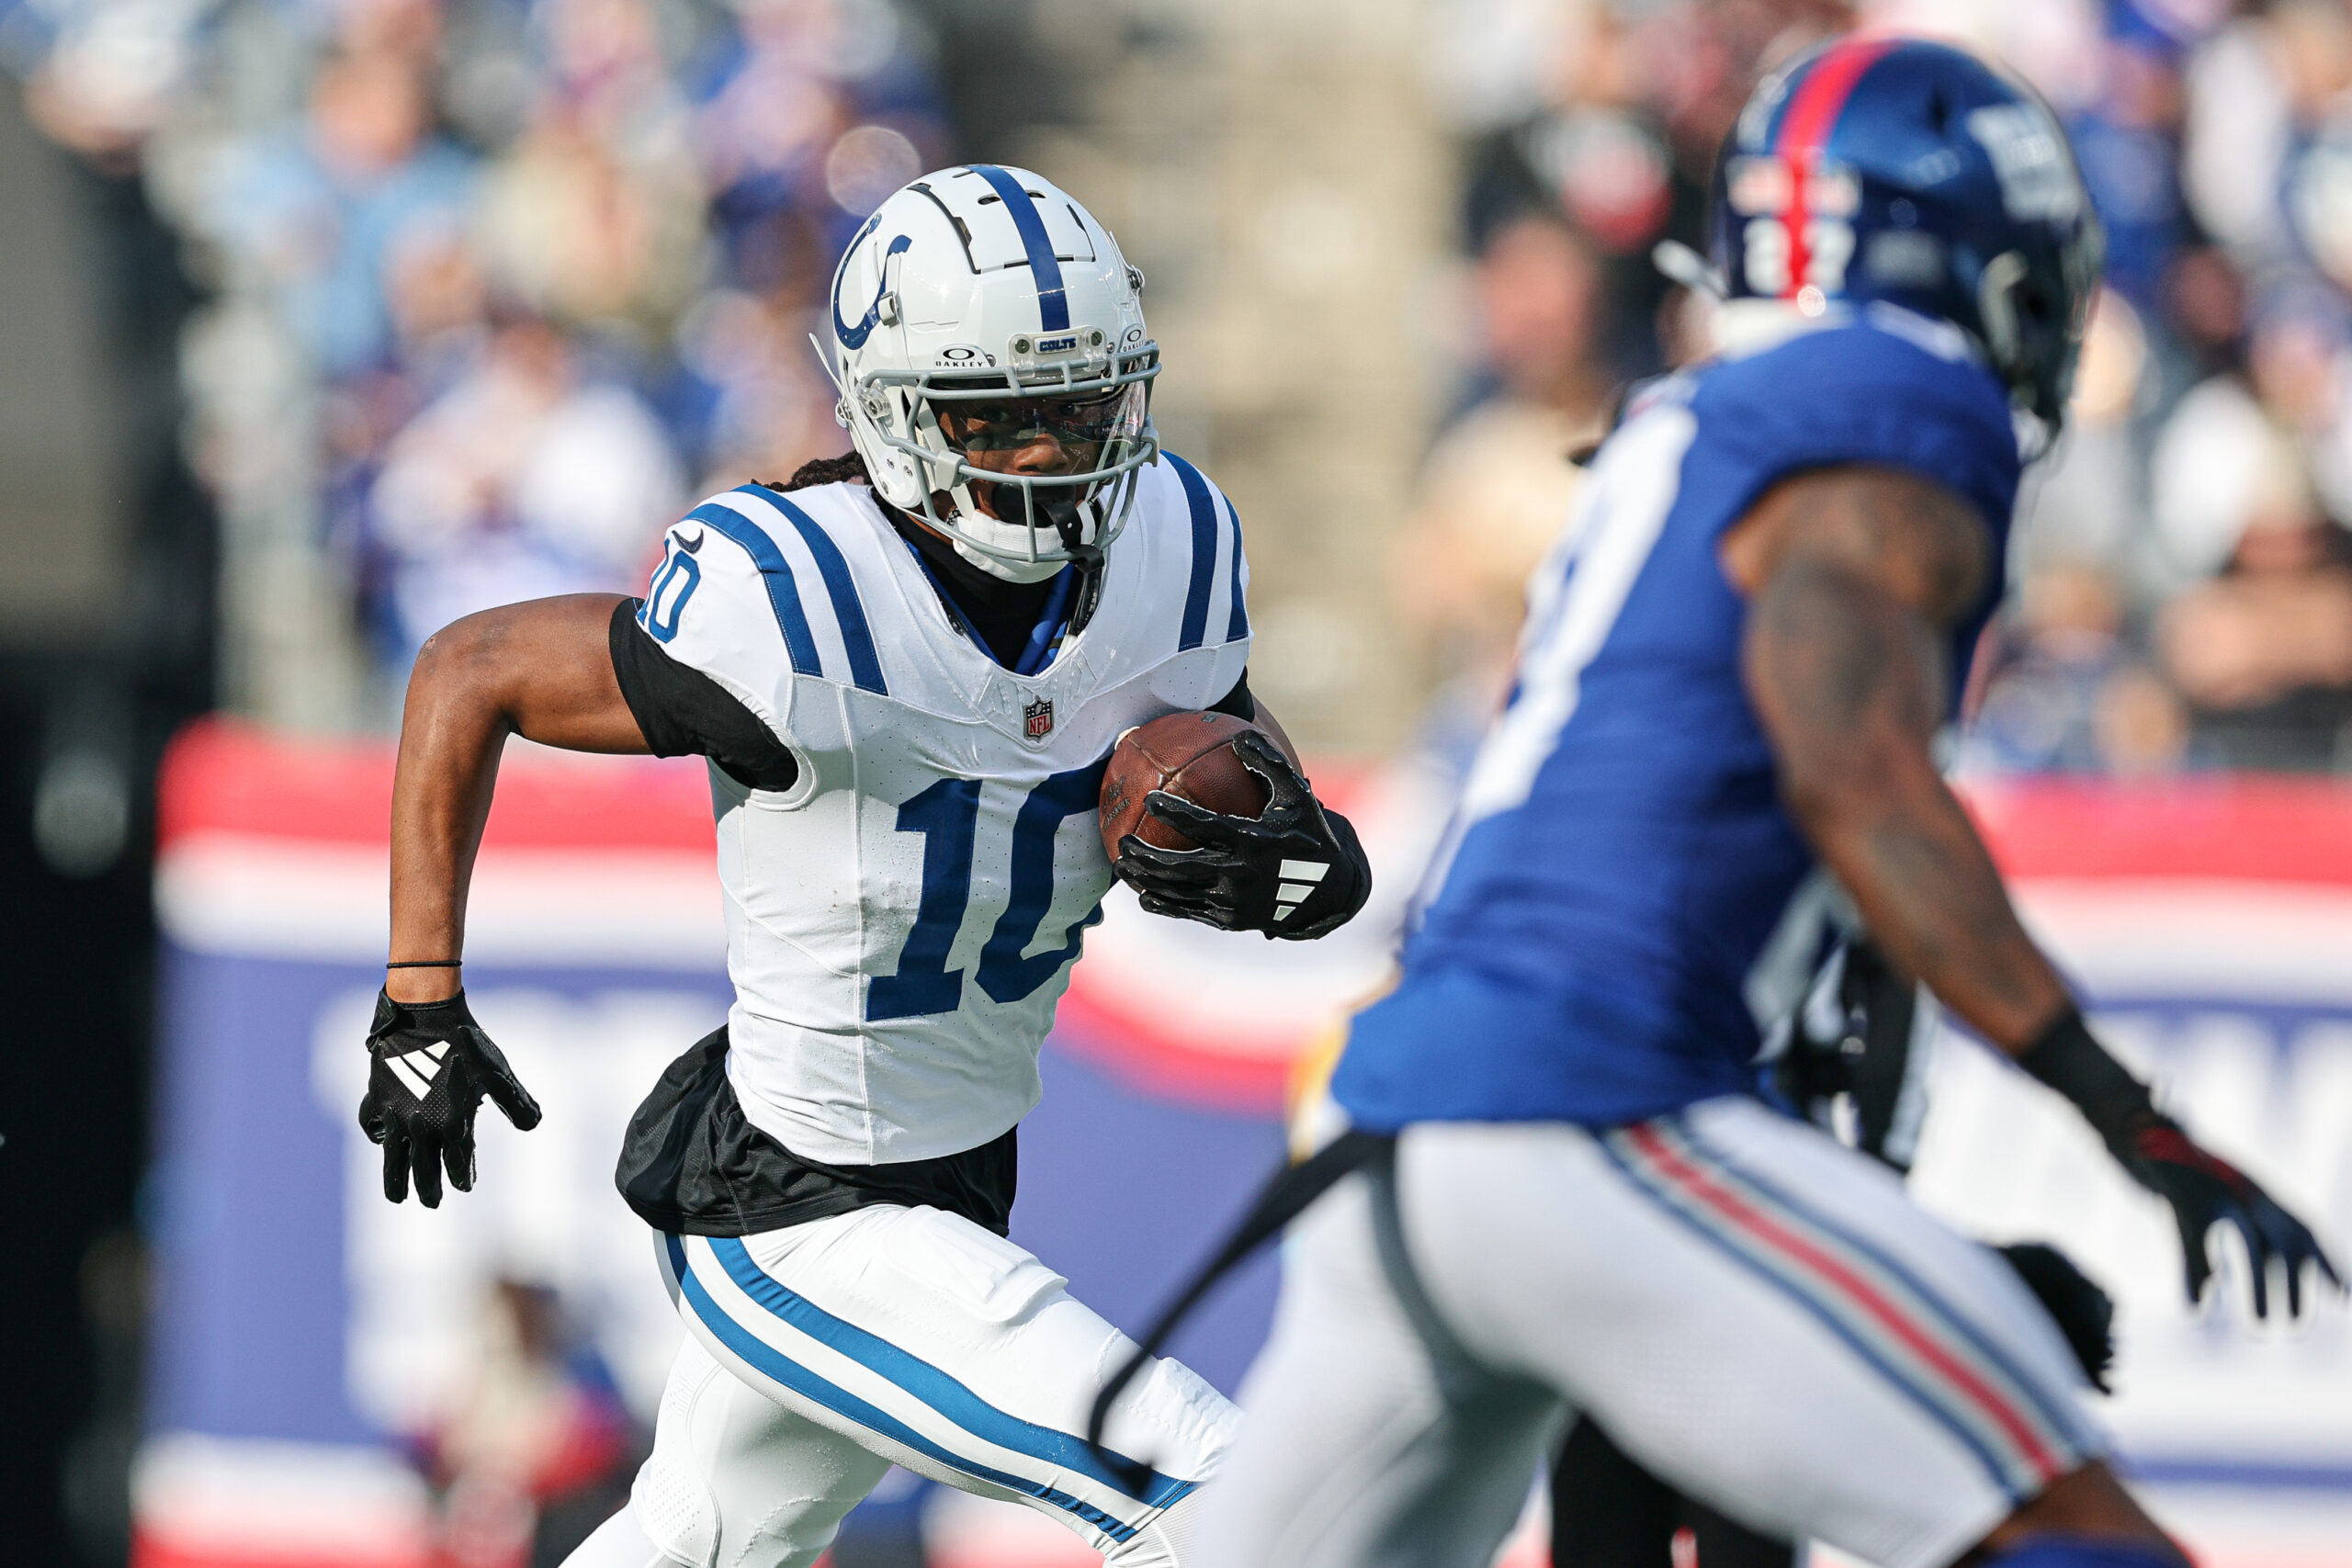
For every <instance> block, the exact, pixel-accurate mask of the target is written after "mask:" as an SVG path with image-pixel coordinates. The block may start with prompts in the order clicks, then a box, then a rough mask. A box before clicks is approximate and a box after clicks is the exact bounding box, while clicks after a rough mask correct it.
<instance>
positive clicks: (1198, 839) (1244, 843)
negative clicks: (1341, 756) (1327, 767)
mask: <svg viewBox="0 0 2352 1568" xmlns="http://www.w3.org/2000/svg"><path fill="white" fill-rule="evenodd" d="M1233 750H1234V753H1235V754H1236V755H1237V756H1238V757H1239V758H1240V759H1241V761H1242V765H1243V766H1244V767H1247V768H1248V769H1249V770H1250V772H1251V773H1255V774H1257V775H1258V776H1259V777H1260V778H1261V779H1263V780H1265V781H1266V792H1267V800H1266V809H1265V810H1264V812H1262V813H1261V815H1260V816H1259V817H1257V818H1255V819H1254V820H1253V819H1251V818H1247V817H1227V816H1223V815H1221V814H1219V813H1217V812H1215V811H1210V810H1207V809H1206V808H1204V807H1199V806H1195V805H1193V803H1192V802H1191V801H1189V800H1185V799H1183V798H1182V797H1181V796H1178V795H1170V794H1169V793H1168V792H1167V791H1165V790H1158V789H1156V790H1153V791H1152V792H1151V794H1149V795H1147V796H1145V797H1144V809H1146V810H1147V811H1149V812H1150V813H1151V814H1152V815H1153V816H1154V817H1157V818H1159V819H1160V820H1161V821H1162V822H1165V823H1167V824H1168V825H1169V826H1170V828H1173V829H1176V830H1177V831H1178V832H1180V833H1182V834H1183V835H1184V836H1185V837H1186V838H1188V839H1190V840H1193V842H1194V843H1196V844H1198V845H1199V846H1200V848H1198V849H1193V850H1161V849H1154V848H1153V847H1152V846H1151V845H1149V844H1147V843H1145V842H1144V841H1143V840H1141V839H1140V838H1137V837H1136V835H1135V834H1133V833H1129V834H1128V835H1127V836H1126V837H1125V838H1124V839H1121V840H1119V859H1118V862H1117V864H1116V866H1115V867H1114V869H1115V870H1116V871H1117V872H1118V874H1119V879H1120V880H1121V881H1123V882H1125V884H1126V885H1127V886H1130V887H1132V888H1134V889H1135V890H1136V894H1137V895H1138V896H1139V901H1140V902H1141V903H1142V905H1143V907H1144V908H1146V909H1147V910H1148V911H1149V912H1151V913H1152V914H1155V915H1174V916H1176V917H1178V918H1180V919H1187V920H1198V921H1200V922H1201V923H1202V924H1203V925H1204V926H1216V928H1217V929H1219V930H1220V931H1263V932H1265V933H1266V935H1267V936H1269V937H1283V938H1286V939H1288V940H1291V941H1305V940H1306V939H1307V938H1309V937H1318V936H1321V935H1323V934H1324V933H1325V932H1327V931H1336V930H1338V929H1339V928H1340V927H1341V926H1343V925H1345V924H1347V923H1348V921H1349V920H1350V919H1353V918H1354V916H1355V912H1356V911H1357V910H1358V909H1361V908H1363V901H1364V900H1365V899H1366V898H1368V897H1371V896H1372V867H1371V865H1370V863H1367V862H1366V861H1365V859H1364V854H1363V845H1362V844H1360V843H1358V842H1357V841H1356V830H1355V829H1354V828H1352V827H1351V826H1350V825H1349V823H1348V819H1347V818H1344V817H1342V816H1340V814H1339V813H1338V812H1336V811H1328V810H1326V809H1324V807H1323V804H1322V803H1321V802H1320V801H1318V800H1317V799H1316V798H1315V795H1314V792H1313V791H1311V790H1309V789H1308V788H1307V787H1306V780H1305V779H1304V778H1301V777H1300V776H1299V773H1298V770H1297V769H1296V768H1295V767H1293V766H1291V761H1290V759H1289V758H1288V757H1285V756H1283V752H1282V749H1281V748H1280V747H1278V746H1276V745H1275V744H1274V743H1273V742H1272V740H1270V739H1267V738H1266V737H1265V736H1263V735H1261V734H1258V733H1256V732H1255V731H1252V732H1250V733H1249V734H1246V735H1239V736H1236V737H1235V738H1234V741H1233Z"/></svg>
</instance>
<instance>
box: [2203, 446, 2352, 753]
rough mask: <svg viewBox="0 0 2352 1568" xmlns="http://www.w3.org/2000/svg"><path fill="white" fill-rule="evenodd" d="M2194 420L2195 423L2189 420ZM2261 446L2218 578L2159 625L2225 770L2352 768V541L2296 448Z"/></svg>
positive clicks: (2248, 474)
mask: <svg viewBox="0 0 2352 1568" xmlns="http://www.w3.org/2000/svg"><path fill="white" fill-rule="evenodd" d="M2188 412H2193V411H2188ZM2262 435H2263V436H2266V437H2267V439H2262V440H2259V441H2258V442H2257V443H2256V444H2255V445H2253V446H2251V448H2250V451H2249V453H2248V457H2250V458H2251V463H2250V466H2249V468H2248V470H2247V471H2246V472H2245V474H2244V476H2243V479H2244V481H2245V490H2244V492H2243V494H2242V496H2241V497H2240V500H2241V507H2240V509H2239V513H2238V515H2237V517H2236V519H2235V523H2236V527H2235V536H2234V537H2233V538H2230V539H2227V540H2226V554H2225V558H2224V561H2223V565H2222V571H2221V572H2220V574H2219V575H2218V576H2216V577H2214V578H2213V579H2212V580H2211V581H2207V582H2204V583H2201V584H2199V586H2197V587H2195V588H2192V589H2190V590H2188V592H2185V593H2183V594H2181V595H2180V596H2178V597H2177V598H2176V599H2174V600H2173V601H2172V603H2170V604H2167V605H2166V606H2165V609H2164V611H2163V614H2162V616H2161V618H2160V620H2159V622H2158V628H2157V629H2158V637H2157V643H2158V647H2159V649H2161V651H2162V653H2163V656H2164V660H2165V665H2166V667H2167V668H2168V669H2169V670H2170V671H2171V672H2172V675H2173V678H2174V679H2175V680H2176V681H2177V682H2178V683H2179V685H2180V688H2181V690H2182V691H2183V692H2184V693H2185V694H2187V695H2188V698H2189V700H2190V701H2191V702H2192V703H2193V704H2195V705H2196V709H2197V714H2198V732H2199V737H2200V738H2201V739H2204V740H2205V741H2206V742H2207V743H2209V744H2210V745H2211V747H2212V749H2213V750H2214V751H2215V752H2216V753H2217V754H2218V755H2219V756H2220V757H2221V758H2222V760H2224V761H2227V762H2229V763H2231V764H2233V765H2235V766H2239V767H2249V768H2277V769H2292V770H2298V771H2305V770H2326V769H2330V768H2344V767H2346V766H2347V764H2352V536H2346V533H2345V531H2344V530H2343V529H2342V528H2340V527H2338V526H2336V525H2335V524H2333V523H2331V522H2329V521H2327V520H2326V519H2325V518H2324V516H2323V515H2322V514H2321V513H2320V512H2319V509H2318V507H2317V505H2316V504H2315V500H2314V497H2313V496H2312V492H2311V490H2310V488H2309V486H2308V484H2307V482H2306V481H2305V479H2304V476H2303V472H2302V468H2301V463H2300V462H2299V461H2298V459H2297V456H2296V453H2295V451H2294V449H2293V447H2292V446H2291V445H2290V443H2289V442H2288V441H2287V440H2286V439H2285V438H2284V437H2283V436H2281V435H2279V434H2278V433H2276V432H2275V431H2267V430H2266V431H2264V432H2262Z"/></svg>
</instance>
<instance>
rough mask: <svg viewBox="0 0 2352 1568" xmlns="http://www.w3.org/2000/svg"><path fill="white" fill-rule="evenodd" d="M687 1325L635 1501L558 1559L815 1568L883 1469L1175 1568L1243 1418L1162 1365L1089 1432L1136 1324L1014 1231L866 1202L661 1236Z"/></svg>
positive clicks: (666, 1270) (665, 1271)
mask: <svg viewBox="0 0 2352 1568" xmlns="http://www.w3.org/2000/svg"><path fill="white" fill-rule="evenodd" d="M655 1243H656V1250H657V1252H658V1253H659V1254H660V1256H661V1261H662V1276H663V1279H664V1280H665V1281H666V1282H667V1283H668V1285H669V1287H670V1292H671V1298H672V1299H673V1301H675V1302H676V1303H678V1310H679V1313H680V1315H682V1316H683V1317H684V1319H685V1321H686V1325H687V1327H688V1328H689V1329H690V1330H691V1331H692V1332H691V1333H690V1335H689V1336H688V1337H687V1340H686V1342H685V1344H684V1347H683V1348H681V1349H680V1351H679V1353H678V1359H677V1362H676V1364H675V1365H674V1366H673V1367H672V1369H671V1371H670V1382H669V1386H668V1387H667V1388H666V1389H665V1390H664V1392H663V1393H662V1409H661V1415H660V1416H659V1418H658V1419H657V1422H656V1424H655V1428H654V1438H653V1454H652V1457H651V1458H650V1459H648V1460H647V1461H646V1462H645V1466H644V1468H643V1469H642V1470H640V1471H639V1472H638V1476H637V1482H636V1484H635V1485H634V1486H633V1487H632V1488H631V1490H630V1500H629V1506H628V1507H627V1508H624V1509H623V1510H622V1511H621V1512H620V1513H619V1514H617V1515H616V1516H615V1517H613V1518H612V1519H611V1520H609V1521H607V1523H606V1524H605V1526H604V1528H603V1529H599V1530H598V1531H597V1532H596V1533H595V1534H594V1536H592V1537H591V1538H589V1540H587V1541H586V1542H585V1543H583V1544H582V1546H581V1547H580V1549H579V1550H578V1551H575V1552H574V1553H573V1554H572V1555H571V1558H570V1559H568V1560H567V1563H566V1568H658V1565H661V1564H672V1563H674V1564H683V1565H684V1568H806V1565H808V1564H809V1563H813V1562H816V1560H817V1558H818V1556H819V1555H820V1553H822V1552H823V1551H824V1550H825V1548H826V1547H827V1546H828V1545H829V1544H831V1541H832V1539H833V1533H834V1530H835V1529H836V1528H837V1527H838V1526H839V1525H840V1523H841V1521H842V1516H843V1515H845V1514H846V1513H848V1512H849V1510H850V1509H851V1508H852V1507H853V1506H855V1505H856V1504H857V1502H858V1501H859V1500H860V1499H861V1498H863V1497H864V1496H865V1495H866V1494H867V1493H868V1492H870V1491H872V1490H873V1489H874V1486H875V1484H876V1483H877V1482H879V1481H880V1480H881V1478H882V1476H883V1473H884V1472H886V1471H887V1470H888V1468H889V1467H890V1465H891V1464H893V1463H897V1464H901V1465H904V1466H906V1467H907V1468H908V1469H909V1470H911V1471H915V1472H919V1473H921V1474H923V1475H928V1476H930V1477H932V1478H933V1480H936V1481H942V1482H944V1483H947V1484H948V1485H950V1486H956V1487H961V1488H962V1489H963V1490H965V1491H967V1492H972V1493H977V1494H978V1495H981V1496H984V1497H999V1498H1003V1499H1006V1500H1009V1501H1012V1502H1017V1503H1025V1504H1027V1505H1029V1506H1032V1507H1034V1508H1036V1509H1038V1510H1039V1511H1040V1512H1043V1513H1045V1514H1046V1515H1048V1516H1050V1517H1053V1518H1056V1519H1058V1520H1060V1521H1061V1522H1062V1523H1064V1524H1066V1525H1068V1526H1069V1528H1070V1529H1073V1530H1075V1531H1077V1532H1078V1534H1079V1535H1080V1536H1081V1537H1082V1538H1084V1540H1086V1541H1087V1542H1088V1544H1090V1545H1091V1546H1092V1547H1094V1548H1095V1549H1096V1550H1097V1551H1102V1552H1103V1553H1104V1555H1105V1557H1106V1558H1107V1560H1108V1561H1109V1562H1111V1563H1113V1564H1115V1565H1117V1568H1184V1565H1186V1564H1188V1563H1189V1562H1190V1561H1191V1560H1190V1558H1189V1556H1188V1555H1187V1554H1186V1553H1185V1552H1184V1551H1183V1548H1182V1536H1183V1535H1184V1534H1185V1532H1186V1530H1187V1529H1188V1526H1189V1521H1190V1519H1191V1517H1192V1516H1193V1511H1194V1507H1195V1504H1194V1502H1193V1495H1194V1492H1195V1489H1196V1488H1197V1487H1198V1486H1199V1485H1200V1483H1202V1482H1204V1481H1205V1480H1206V1479H1207V1478H1208V1477H1209V1475H1210V1474H1211V1473H1212V1472H1215V1471H1216V1468H1217V1464H1218V1461H1219V1458H1220V1456H1221V1455H1222V1454H1223V1453H1224V1451H1225V1450H1226V1448H1227V1445H1228V1443H1229V1442H1230V1441H1231V1438H1232V1434H1233V1430H1234V1427H1235V1424H1236V1422H1237V1420H1238V1413H1237V1412H1236V1411H1235V1409H1234V1408H1233V1406H1232V1404H1229V1403H1228V1402H1227V1400H1226V1399H1225V1398H1224V1396H1223V1395H1221V1394H1219V1393H1217V1392H1216V1390H1215V1389H1213V1388H1211V1387H1209V1385H1208V1384H1207V1383H1205V1382H1202V1381H1201V1379H1200V1378H1199V1377H1198V1376H1197V1375H1195V1374H1194V1373H1193V1371H1191V1370H1190V1369H1188V1368H1186V1367H1184V1366H1182V1364H1181V1363H1178V1362H1176V1361H1172V1360H1159V1361H1155V1362H1153V1363H1152V1365H1151V1366H1150V1367H1149V1368H1148V1370H1147V1371H1144V1372H1143V1373H1142V1374H1140V1375H1138V1376H1137V1377H1136V1380H1135V1382H1132V1383H1131V1384H1129V1385H1128V1387H1127V1389H1126V1391H1125V1393H1124V1394H1123V1395H1122V1397H1121V1398H1120V1400H1119V1402H1118V1403H1117V1404H1114V1406H1113V1407H1112V1412H1111V1418H1110V1423H1109V1427H1108V1429H1107V1430H1106V1431H1105V1432H1104V1434H1103V1439H1104V1442H1105V1443H1106V1444H1107V1446H1108V1447H1109V1448H1110V1449H1111V1450H1112V1451H1113V1452H1114V1453H1116V1454H1119V1455H1122V1456H1125V1457H1126V1458H1128V1459H1131V1460H1135V1461H1141V1462H1142V1463H1145V1464H1148V1465H1149V1466H1150V1467H1151V1469H1150V1472H1149V1474H1148V1477H1147V1478H1145V1479H1144V1480H1143V1481H1141V1482H1140V1483H1131V1482H1130V1481H1129V1480H1127V1479H1125V1478H1123V1477H1121V1476H1119V1475H1117V1474H1115V1473H1114V1472H1113V1471H1112V1470H1111V1469H1109V1468H1107V1467H1106V1466H1105V1465H1104V1464H1103V1462H1102V1461H1100V1460H1098V1459H1097V1458H1096V1457H1095V1455H1094V1453H1093V1451H1092V1450H1091V1449H1089V1448H1088V1447H1087V1444H1086V1438H1085V1432H1086V1419H1087V1416H1088V1413H1089V1412H1090V1411H1091V1408H1092V1407H1093V1404H1094V1398H1095V1395H1096V1393H1098V1392H1099V1391H1100V1390H1101V1388H1102V1386H1103V1383H1104V1382H1106V1381H1108V1379H1109V1377H1110V1374H1111V1373H1112V1372H1113V1371H1114V1370H1115V1369H1116V1368H1117V1367H1118V1366H1119V1364H1120V1363H1121V1362H1122V1361H1123V1360H1125V1358H1126V1357H1127V1356H1128V1355H1129V1354H1130V1353H1131V1352H1132V1351H1133V1350H1134V1348H1135V1345H1134V1341H1132V1340H1130V1339H1129V1338H1127V1337H1126V1336H1125V1335H1124V1334H1121V1333H1120V1332H1119V1331H1118V1330H1117V1329H1115V1328H1114V1327H1112V1326H1111V1325H1109V1324H1108V1323H1106V1322H1104V1321H1103V1319H1102V1318H1100V1317H1098V1316H1096V1315H1095V1314H1094V1313H1092V1312H1091V1311H1090V1310H1089V1309H1087V1308H1086V1307H1084V1306H1082V1305H1080V1303H1078V1302H1076V1301H1074V1300H1072V1299H1071V1297H1070V1295H1069V1291H1068V1290H1067V1289H1066V1288H1065V1287H1066V1285H1067V1281H1065V1280H1063V1279H1062V1277H1061V1276H1060V1275H1058V1274H1056V1273H1055V1272H1054V1271H1053V1270H1052V1269H1047V1268H1046V1266H1045V1265H1044V1264H1043V1263H1040V1262H1039V1261H1037V1259H1036V1258H1033V1257H1032V1256H1030V1255H1029V1254H1028V1253H1027V1252H1025V1251H1023V1249H1022V1248H1020V1247H1015V1246H1014V1245H1013V1244H1012V1243H1011V1242H1009V1241H1006V1240H1004V1239H1003V1238H1002V1237H1001V1236H998V1235H993V1234H991V1233H990V1232H989V1231H986V1230H983V1229H982V1228H981V1227H980V1226H978V1225H976V1224H973V1223H972V1222H971V1221H969V1220H967V1219H965V1218H963V1217H962V1216H960V1215H956V1214H949V1213H944V1212H942V1211H940V1210H937V1209H933V1208H928V1207H925V1208H912V1209H910V1208H898V1207H875V1208H866V1209H859V1210H856V1211H854V1212H853V1213H847V1214H841V1215H836V1216H834V1217H833V1218H831V1219H824V1220H815V1221H811V1222H810V1223H809V1224H800V1225H793V1226H790V1227H788V1228H786V1229H784V1230H775V1231H764V1232H762V1233H760V1234H758V1235H748V1236H744V1237H742V1238H741V1239H740V1240H737V1239H732V1238H725V1237H708V1236H674V1235H659V1236H656V1237H655Z"/></svg>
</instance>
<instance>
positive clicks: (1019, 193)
mask: <svg viewBox="0 0 2352 1568" xmlns="http://www.w3.org/2000/svg"><path fill="white" fill-rule="evenodd" d="M968 166H969V168H970V169H971V171H972V173H974V174H976V175H979V176H980V178H982V179H984V180H986V181H988V182H989V185H990V186H993V187H994V188H995V190H996V194H997V195H998V196H1000V197H1002V198H1003V199H1004V209H1005V211H1007V212H1008V213H1011V214H1012V226H1013V228H1015V229H1016V230H1018V231H1020V233H1021V247H1022V249H1023V250H1025V251H1027V252H1028V253H1029V276H1031V277H1033V278H1035V279H1036V280H1037V325H1038V327H1039V328H1040V329H1041V330H1043V331H1046V332H1049V333H1057V332H1063V331H1066V330H1067V329H1068V328H1069V294H1068V293H1066V292H1065V291H1064V290H1063V288H1062V264H1061V262H1060V261H1059V260H1058V259H1057V258H1056V257H1055V255H1054V242H1053V241H1052V240H1051V239H1050V238H1049V237H1047V235H1046V220H1045V219H1044V218H1042V217H1040V216H1039V215H1038V212H1037V204H1036V203H1035V201H1033V200H1031V199H1030V197H1029V193H1028V192H1027V191H1025V190H1023V189H1022V188H1021V182H1020V181H1019V180H1016V179H1014V178H1013V177H1012V175H1008V174H1006V173H1005V172H1004V171H1003V170H1002V169H1000V168H998V167H997V166H996V165H995V164H970V165H968Z"/></svg>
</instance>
